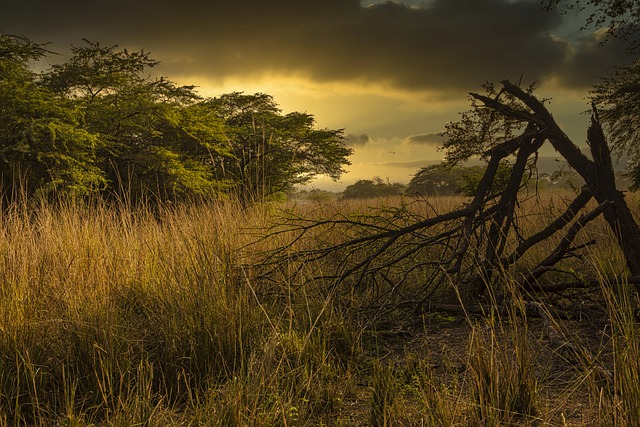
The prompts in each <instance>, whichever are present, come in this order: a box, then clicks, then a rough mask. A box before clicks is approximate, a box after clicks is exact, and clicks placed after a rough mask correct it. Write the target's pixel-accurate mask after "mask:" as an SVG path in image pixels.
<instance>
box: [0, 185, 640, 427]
mask: <svg viewBox="0 0 640 427" xmlns="http://www.w3.org/2000/svg"><path fill="white" fill-rule="evenodd" d="M569 196H570V195H562V194H548V195H543V196H541V199H540V200H538V203H533V202H528V203H529V204H527V203H523V205H522V207H521V208H522V209H524V210H525V212H526V215H525V218H530V219H526V220H525V222H524V224H525V225H526V227H531V228H532V229H533V228H535V227H538V226H540V218H541V216H542V215H545V212H546V213H548V212H551V211H556V210H560V209H561V208H563V207H564V206H565V204H566V202H565V199H566V198H567V197H569ZM628 199H629V204H630V205H631V206H632V208H633V209H634V210H638V208H640V204H639V203H638V199H637V197H635V195H630V196H629V197H628ZM462 202H463V199H460V198H442V199H434V200H429V202H428V204H426V202H425V203H424V204H420V203H412V204H411V205H410V207H409V209H413V210H424V211H425V212H426V211H434V212H435V211H437V212H444V211H447V210H449V209H451V208H452V207H454V206H457V205H459V204H460V203H462ZM402 203H405V201H402V200H400V199H393V200H391V199H389V200H370V201H359V202H348V203H347V202H333V203H327V204H320V203H315V202H307V203H297V204H268V205H256V206H252V207H248V208H242V207H241V206H240V205H239V204H238V203H233V202H210V203H193V204H180V205H173V206H169V207H163V208H151V207H148V206H147V207H145V206H142V207H135V208H134V207H131V206H127V205H126V204H118V203H107V202H102V201H95V202H87V203H82V204H81V203H66V202H62V203H56V204H50V203H41V204H35V203H24V204H21V205H19V206H13V207H11V208H9V209H7V210H5V211H4V213H3V214H2V216H1V217H0V280H1V286H0V307H2V309H1V312H0V425H3V426H5V425H6V426H22V425H29V426H31V425H36V426H49V425H57V426H88V425H96V426H134V425H145V426H189V425H207V426H244V425H251V426H320V425H325V426H368V425H372V426H393V425H411V426H431V425H443V426H448V425H452V426H468V425H483V426H498V425H531V426H534V425H535V426H583V425H591V426H613V425H615V426H634V425H636V423H637V420H638V419H640V382H639V381H638V377H639V374H640V340H639V339H638V338H639V337H638V334H639V332H640V331H639V329H638V325H637V324H636V318H635V308H634V307H635V298H636V297H635V295H634V294H633V292H632V291H630V290H629V289H627V287H625V286H622V287H619V288H618V287H614V286H613V285H612V284H611V283H609V282H607V281H606V280H605V279H603V278H604V277H611V276H612V275H614V274H618V275H621V274H622V272H623V267H622V265H623V264H622V258H621V256H620V254H619V252H618V250H617V248H616V246H615V243H614V239H613V238H612V236H611V235H610V234H611V233H610V232H609V231H608V229H607V227H606V225H605V224H604V223H603V222H598V221H596V222H594V223H592V224H590V225H589V228H588V229H587V230H585V231H584V234H585V236H586V237H585V239H591V238H593V237H594V236H595V237H597V239H598V244H597V245H595V246H589V247H587V248H586V249H585V254H584V256H582V257H573V258H571V259H568V260H566V261H564V262H563V265H562V266H563V269H564V270H566V271H569V270H571V271H576V272H579V274H580V275H582V276H583V277H589V278H595V279H598V278H600V279H602V280H601V284H600V286H598V287H596V288H595V289H588V290H582V291H579V292H578V291H576V292H573V293H571V294H569V297H568V298H567V297H566V295H551V296H546V297H545V298H546V299H545V300H540V301H542V302H544V304H539V300H537V299H533V297H532V296H530V295H522V293H521V292H519V290H518V289H517V287H516V286H515V285H513V283H514V281H513V280H511V279H510V277H509V276H508V274H509V272H505V273H504V274H505V275H504V289H505V292H506V293H507V294H508V295H509V296H510V299H509V303H507V304H502V305H501V307H500V308H498V307H497V306H496V305H495V304H493V305H492V304H491V302H489V303H487V304H485V305H483V306H481V307H484V308H485V309H486V311H485V312H484V314H477V313H472V312H468V313H466V314H465V313H464V312H460V311H456V310H455V309H450V310H449V309H448V308H452V307H453V306H454V305H455V304H452V301H450V300H447V298H448V297H450V295H449V296H448V295H447V292H446V290H445V291H443V293H442V295H441V300H438V299H437V298H435V297H434V299H433V300H431V299H430V300H429V304H424V306H422V307H418V308H417V309H416V307H411V308H406V307H404V308H403V306H398V307H395V309H393V310H385V311H380V310H378V311H377V312H375V313H372V312H371V311H368V310H366V307H367V302H368V301H370V300H371V295H372V292H373V291H372V290H371V289H352V290H348V289H347V290H344V289H341V290H340V291H335V289H336V288H335V287H331V286H329V285H328V283H327V281H326V280H325V281H323V280H318V279H317V278H318V277H320V276H323V275H327V274H328V273H329V272H330V271H331V269H332V263H333V264H335V265H337V264H339V263H340V259H338V258H336V259H333V258H325V259H323V260H321V261H309V262H306V263H302V264H300V263H299V262H298V263H297V264H296V265H295V266H294V265H293V264H292V265H282V264H280V265H279V266H278V268H277V269H274V270H266V269H264V268H262V267H264V265H265V262H266V261H265V258H264V254H265V253H267V252H268V251H269V250H272V249H276V248H278V247H286V246H287V245H289V244H290V245H291V246H290V247H289V250H290V251H295V250H300V249H305V248H306V249H308V248H310V247H311V248H312V247H313V246H314V245H327V244H331V243H336V244H337V243H339V241H340V239H341V238H345V236H344V235H342V234H340V233H339V232H333V233H324V232H318V233H316V234H314V233H313V230H312V232H311V233H310V234H309V235H308V236H306V237H305V239H304V240H301V241H299V242H292V239H294V237H295V236H294V234H293V233H287V232H283V233H278V234H276V233H274V232H273V231H272V230H273V229H271V228H269V227H270V226H272V225H273V224H286V223H287V221H289V218H291V217H298V218H323V217H326V216H329V215H334V214H335V213H336V212H339V213H341V215H358V214H368V213H370V212H377V211H376V209H385V208H386V207H389V206H399V205H401V204H402ZM526 227H525V228H526ZM270 230H271V231H270ZM268 234H271V235H270V237H268V238H264V236H265V235H268ZM555 243H556V242H554V241H553V239H551V240H550V241H549V242H545V243H544V245H543V247H541V248H539V249H537V252H536V253H534V254H533V255H531V256H532V257H533V258H535V257H536V256H544V254H545V252H546V251H547V250H550V248H552V247H553V246H554V244H555ZM267 261H268V260H267ZM527 262H534V259H527V260H523V264H522V265H521V268H526V265H527V264H526V263H527ZM335 265H334V267H335ZM294 268H295V269H296V271H298V273H297V275H295V276H293V275H290V274H287V273H288V272H289V270H290V269H294ZM265 271H267V272H268V274H265ZM576 274H577V273H576ZM293 277H295V279H294V278H293ZM411 286H412V284H408V285H407V289H408V290H411V289H412V288H411ZM453 302H455V301H453ZM432 303H433V307H432V306H431V304H432ZM494 303H495V301H494ZM532 307H533V308H534V309H533V310H532ZM434 308H441V309H438V310H436V309H434ZM560 309H561V310H560ZM557 310H560V311H557ZM559 313H560V314H561V315H560V314H559Z"/></svg>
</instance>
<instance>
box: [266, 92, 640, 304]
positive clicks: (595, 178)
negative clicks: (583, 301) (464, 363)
mask: <svg viewBox="0 0 640 427" xmlns="http://www.w3.org/2000/svg"><path fill="white" fill-rule="evenodd" d="M471 100H472V107H471V109H470V110H469V111H468V112H466V113H463V114H462V118H461V120H460V121H459V122H456V123H450V124H449V125H447V136H448V139H447V140H446V142H445V144H444V145H445V150H446V155H447V160H448V161H449V162H451V163H452V164H454V165H455V164H457V163H458V162H464V161H466V160H468V159H469V158H470V157H472V156H480V157H481V158H483V159H485V160H486V161H487V166H486V169H485V171H484V174H483V175H482V177H481V179H480V180H479V182H478V184H477V188H476V191H475V193H474V195H473V197H471V198H470V200H467V201H465V202H464V203H463V204H462V205H461V206H460V207H458V208H455V209H453V210H451V211H448V212H438V211H437V210H436V209H435V207H434V206H432V205H431V204H430V203H429V202H428V201H427V202H426V203H427V209H426V211H427V212H426V213H423V212H424V210H421V209H417V210H410V209H407V206H405V205H402V206H400V207H399V208H397V209H391V208H385V209H382V210H380V211H379V212H373V213H370V214H367V215H361V216H358V217H350V216H345V215H342V214H340V213H337V214H335V216H334V217H332V218H328V219H322V220H319V221H314V220H307V219H298V220H296V219H292V220H289V222H287V223H286V224H282V225H281V226H282V228H283V231H286V232H287V233H294V236H296V237H295V238H294V239H293V242H294V243H295V244H296V245H300V244H302V246H303V247H304V246H306V247H309V248H311V249H308V250H303V251H298V252H294V254H293V256H291V255H290V253H289V252H288V251H286V250H283V248H279V249H278V251H277V252H276V253H275V254H270V255H271V257H272V258H271V259H270V260H269V261H266V264H265V265H266V266H268V265H270V264H271V265H273V264H274V263H275V264H276V265H278V262H281V261H285V262H287V263H289V262H292V261H293V262H295V261H300V260H303V261H307V260H309V259H312V260H314V261H322V260H328V261H330V260H335V259H337V260H339V263H338V264H332V265H331V266H327V268H326V270H328V271H335V274H334V275H332V276H330V277H331V278H332V279H333V281H332V282H331V283H330V289H331V290H332V292H333V290H334V289H336V287H338V286H340V285H344V286H346V287H347V288H348V289H349V292H351V291H352V290H353V292H362V295H363V297H367V296H368V297H369V298H371V300H369V302H368V303H367V307H373V308H375V309H382V308H384V309H392V308H394V307H400V306H403V307H406V306H407V305H409V306H413V307H415V308H416V309H421V308H422V307H423V306H424V305H425V304H427V302H428V301H429V300H430V298H432V297H433V296H434V295H437V294H438V293H441V292H442V290H443V287H444V286H446V285H449V286H450V289H452V290H454V291H455V295H456V296H457V297H458V298H461V299H462V301H463V302H465V303H475V302H476V301H477V299H478V298H479V297H481V296H483V295H487V293H490V294H491V295H496V294H499V293H500V292H502V291H503V290H504V289H503V285H504V280H505V276H504V275H505V274H509V275H510V276H509V277H510V278H509V280H510V282H511V281H515V282H516V283H517V285H518V287H519V288H520V289H522V290H524V291H526V292H527V293H537V292H560V291H562V290H566V289H571V288H575V287H577V288H581V287H589V286H596V287H598V286H600V281H597V280H596V281H592V282H584V281H582V280H576V278H575V277H574V275H572V273H571V272H570V271H569V272H566V273H567V274H568V275H569V277H570V281H568V282H564V283H563V282H558V281H557V280H556V281H554V282H549V281H548V280H544V278H545V276H546V275H547V273H548V272H550V271H557V270H556V265H557V264H558V263H560V262H561V261H562V260H564V259H566V258H569V257H573V256H579V253H580V251H581V250H582V249H584V248H585V247H588V246H590V245H593V244H595V243H596V240H595V239H587V240H583V241H582V242H579V241H576V238H577V236H578V235H579V234H580V232H581V230H583V229H584V227H585V226H586V225H587V224H588V223H589V222H590V221H592V220H594V219H595V218H597V217H599V216H603V217H604V219H605V221H606V222H607V223H608V224H609V227H610V229H611V231H612V234H613V236H614V238H615V239H616V241H617V243H618V245H619V247H620V249H621V251H622V253H623V255H624V258H625V261H626V266H627V272H628V276H627V277H626V278H625V279H623V280H628V281H629V282H630V283H633V284H635V285H636V289H637V290H638V291H639V292H640V228H639V227H638V224H637V223H636V222H635V219H634V218H633V215H632V214H631V211H630V210H629V208H628V206H627V204H626V202H625V198H624V194H623V193H622V192H620V191H618V190H617V188H616V186H615V174H614V171H613V166H612V160H611V156H610V151H609V148H608V146H607V142H606V140H605V137H604V132H603V129H602V127H601V125H600V123H599V121H598V116H597V114H595V112H594V114H593V116H592V120H591V125H590V127H589V128H588V130H587V141H588V142H589V146H590V157H588V156H587V155H585V154H584V153H582V151H581V150H580V148H579V147H578V146H577V145H576V144H575V143H574V142H573V141H572V140H571V139H569V137H568V136H567V135H566V134H565V133H564V132H563V131H562V129H561V128H560V126H559V125H558V123H557V122H556V121H555V119H554V118H553V116H552V114H551V113H550V111H549V109H548V108H547V106H546V105H545V102H544V101H541V100H540V99H538V98H537V97H536V96H535V95H534V93H533V88H532V87H530V88H526V89H523V88H522V87H520V86H519V85H515V84H513V83H511V82H509V81H504V82H502V83H501V85H500V87H499V88H495V87H493V86H492V85H487V86H486V93H485V94H479V93H473V94H471ZM545 143H549V144H550V145H551V146H552V147H553V148H554V149H555V150H556V151H557V152H558V153H560V155H561V156H563V157H564V158H565V160H566V161H567V163H568V164H569V166H570V167H571V168H572V169H573V170H575V171H576V172H577V173H578V174H579V175H580V176H581V177H582V179H583V180H584V182H585V186H583V188H582V189H581V191H580V192H579V194H577V195H576V197H575V199H574V200H573V201H567V208H566V210H564V211H563V212H561V213H560V214H557V215H556V216H555V218H552V219H551V220H549V222H547V223H546V224H540V228H538V229H534V230H531V231H528V234H524V232H525V231H526V230H523V229H522V228H521V227H520V222H521V220H522V215H528V213H527V212H523V211H521V210H520V209H519V206H520V203H521V201H522V198H523V197H526V193H527V192H521V191H520V190H521V189H522V183H523V179H525V178H526V176H527V174H528V171H529V170H531V168H532V167H533V166H535V162H536V160H537V152H538V150H539V149H540V148H541V147H542V146H543V144H545ZM506 159H513V162H512V163H511V167H510V173H509V177H508V180H507V182H506V184H505V186H504V190H503V191H502V192H500V193H496V192H494V191H492V190H491V188H492V186H493V185H494V184H495V182H496V181H497V175H498V172H499V169H500V167H501V164H503V162H504V161H505V160H506ZM521 193H524V195H523V194H521ZM591 200H595V202H596V203H595V204H596V206H595V207H590V206H589V202H590V201H591ZM434 210H435V212H434ZM545 220H547V219H546V217H545ZM311 230H318V231H319V232H320V233H321V235H322V236H323V237H322V241H325V242H326V241H329V242H331V241H332V239H334V240H333V241H334V242H335V239H341V240H339V241H338V243H332V244H329V245H328V246H326V247H319V246H318V245H317V244H316V245H315V246H314V245H312V244H311V243H310V242H307V243H305V242H303V241H302V240H303V239H304V237H305V236H308V235H309V234H311V233H310V231H311ZM556 234H560V238H559V239H558V242H559V243H558V244H557V245H556V246H555V248H553V249H552V250H551V251H550V252H548V253H547V254H546V256H544V257H543V258H542V259H538V260H536V263H537V264H534V265H524V266H522V265H519V262H520V261H521V260H522V258H523V257H524V256H525V254H527V253H530V251H531V249H532V248H535V247H537V245H538V244H540V243H541V242H544V241H546V240H548V239H549V238H550V237H551V236H553V235H556ZM285 249H288V248H285ZM278 268H280V267H278ZM280 269H281V268H280ZM294 270H295V269H294ZM326 279H327V276H322V277H321V280H326ZM606 283H619V280H618V279H616V278H612V279H609V281H607V282H606ZM345 292H347V290H345ZM452 292H453V291H452ZM449 295H451V294H450V293H449Z"/></svg>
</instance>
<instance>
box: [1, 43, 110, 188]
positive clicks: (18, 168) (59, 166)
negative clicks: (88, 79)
mask: <svg viewBox="0 0 640 427" xmlns="http://www.w3.org/2000/svg"><path fill="white" fill-rule="evenodd" d="M47 54H49V52H48V51H47V50H46V49H45V48H44V45H40V44H36V43H33V42H31V41H30V40H28V39H26V38H23V37H17V36H11V35H6V34H0V164H1V165H2V176H1V178H0V179H1V182H2V187H3V189H2V191H3V193H4V199H5V200H7V198H9V199H10V198H11V197H12V195H13V193H14V191H15V190H17V189H21V190H22V191H24V192H25V193H26V195H34V194H37V193H39V194H43V195H49V194H52V193H65V194H72V195H86V194H90V193H93V192H95V191H97V190H98V189H100V188H102V187H103V186H104V183H105V180H104V176H103V174H102V171H101V170H100V168H99V167H98V166H97V164H96V158H95V148H96V146H97V143H98V141H97V139H96V138H95V136H94V135H93V134H91V133H90V132H88V131H86V130H84V129H82V128H81V127H80V126H79V124H80V122H81V120H82V115H81V114H80V113H79V111H78V110H77V109H76V108H74V106H73V105H72V104H70V103H69V102H68V100H67V99H65V98H64V97H61V96H58V95H57V94H55V93H53V92H52V91H50V90H49V89H48V88H46V87H44V86H43V85H42V84H41V81H40V78H39V76H38V75H36V74H35V73H34V72H33V71H31V69H30V68H29V63H30V62H31V61H35V60H39V59H41V58H43V57H45V56H46V55H47Z"/></svg>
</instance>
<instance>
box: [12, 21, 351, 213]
mask: <svg viewBox="0 0 640 427" xmlns="http://www.w3.org/2000/svg"><path fill="white" fill-rule="evenodd" d="M51 54H52V52H50V51H48V50H47V49H46V45H42V44H37V43H34V42H32V41H31V40H29V39H27V38H24V37H18V36H13V35H7V34H2V33H0V184H1V185H2V192H3V197H4V200H5V201H10V200H11V198H12V197H15V194H16V193H17V192H18V191H19V192H21V193H22V194H26V195H28V196H34V195H41V196H45V197H50V196H53V195H69V196H74V197H82V196H87V195H94V194H102V195H107V196H126V197H129V198H132V199H135V200H139V199H145V200H146V199H160V200H176V199H181V198H187V197H194V196H208V195H217V194H234V195H237V196H238V197H239V198H241V199H242V200H244V201H252V200H256V199H262V198H265V197H273V196H275V195H278V194H281V193H284V192H287V191H290V190H291V189H292V188H293V187H294V186H295V185H297V184H303V183H306V182H308V181H310V180H312V179H313V178H314V177H315V176H317V175H320V174H322V175H325V176H329V177H331V178H333V179H337V178H338V177H340V175H341V174H342V173H343V172H344V169H343V167H344V166H345V165H348V164H349V160H348V157H349V155H350V154H351V152H352V150H351V149H349V148H347V147H346V146H345V144H344V135H343V130H342V129H338V130H334V129H317V128H316V126H315V119H314V117H313V115H311V114H307V113H299V112H293V113H289V114H283V113H282V112H281V110H280V109H279V108H278V105H277V104H276V102H275V101H274V99H273V97H272V96H270V95H267V94H264V93H257V94H253V95H245V94H243V93H238V92H236V93H230V94H225V95H222V96H220V97H217V98H203V97H201V96H199V95H198V94H197V92H196V91H195V87H194V86H178V85H176V84H175V83H173V82H172V81H170V80H167V79H166V78H164V77H159V78H155V77H151V76H150V70H151V69H152V68H154V67H155V66H156V65H158V61H156V60H154V59H152V58H150V56H149V54H148V53H146V52H144V51H139V52H130V51H128V50H126V49H119V48H118V47H117V46H103V45H101V44H99V43H94V42H90V41H87V40H85V41H84V43H83V44H82V45H80V46H73V47H72V49H71V57H70V58H69V59H68V60H67V61H65V62H64V63H62V64H59V65H53V66H51V67H50V68H49V69H48V70H47V71H45V72H42V73H38V72H36V71H34V70H33V69H32V64H33V63H34V62H35V61H41V60H43V59H45V58H47V57H48V56H50V55H51Z"/></svg>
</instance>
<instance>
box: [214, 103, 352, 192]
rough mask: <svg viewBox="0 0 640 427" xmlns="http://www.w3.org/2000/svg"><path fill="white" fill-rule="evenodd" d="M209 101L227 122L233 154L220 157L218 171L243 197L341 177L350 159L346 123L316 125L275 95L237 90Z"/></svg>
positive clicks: (227, 131) (229, 145) (227, 133)
mask: <svg viewBox="0 0 640 427" xmlns="http://www.w3.org/2000/svg"><path fill="white" fill-rule="evenodd" d="M206 104H207V105H208V106H210V107H211V108H212V109H213V110H214V111H216V112H217V114H218V116H219V117H220V118H221V119H222V121H223V122H224V140H225V144H226V149H227V150H228V151H229V152H230V154H231V155H230V156H225V157H221V158H220V165H221V167H220V169H219V171H220V172H221V173H222V177H223V178H224V179H225V180H228V181H231V182H232V183H233V185H234V186H235V188H236V190H237V193H238V194H239V195H240V198H241V199H242V200H244V201H252V200H260V199H263V198H265V197H269V196H273V195H275V194H278V193H283V192H288V191H290V190H291V189H292V188H293V187H294V186H295V185H297V184H304V183H306V182H309V181H310V180H311V179H313V178H314V177H315V176H317V175H326V176H328V177H330V178H332V179H338V178H339V177H340V175H341V174H342V173H343V172H344V169H343V166H345V165H348V164H350V163H349V160H348V156H349V155H351V153H352V150H351V149H349V148H347V147H346V146H345V145H344V134H343V130H342V129H338V130H333V129H316V128H315V118H314V117H313V116H312V115H311V114H307V113H299V112H293V113H289V114H285V115H283V114H282V113H281V111H280V109H279V108H278V106H277V104H276V103H275V101H274V100H273V97H272V96H271V95H267V94H264V93H256V94H254V95H245V94H243V93H239V92H235V93H230V94H226V95H222V96H220V97H218V98H214V99H211V100H208V101H207V102H206Z"/></svg>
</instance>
